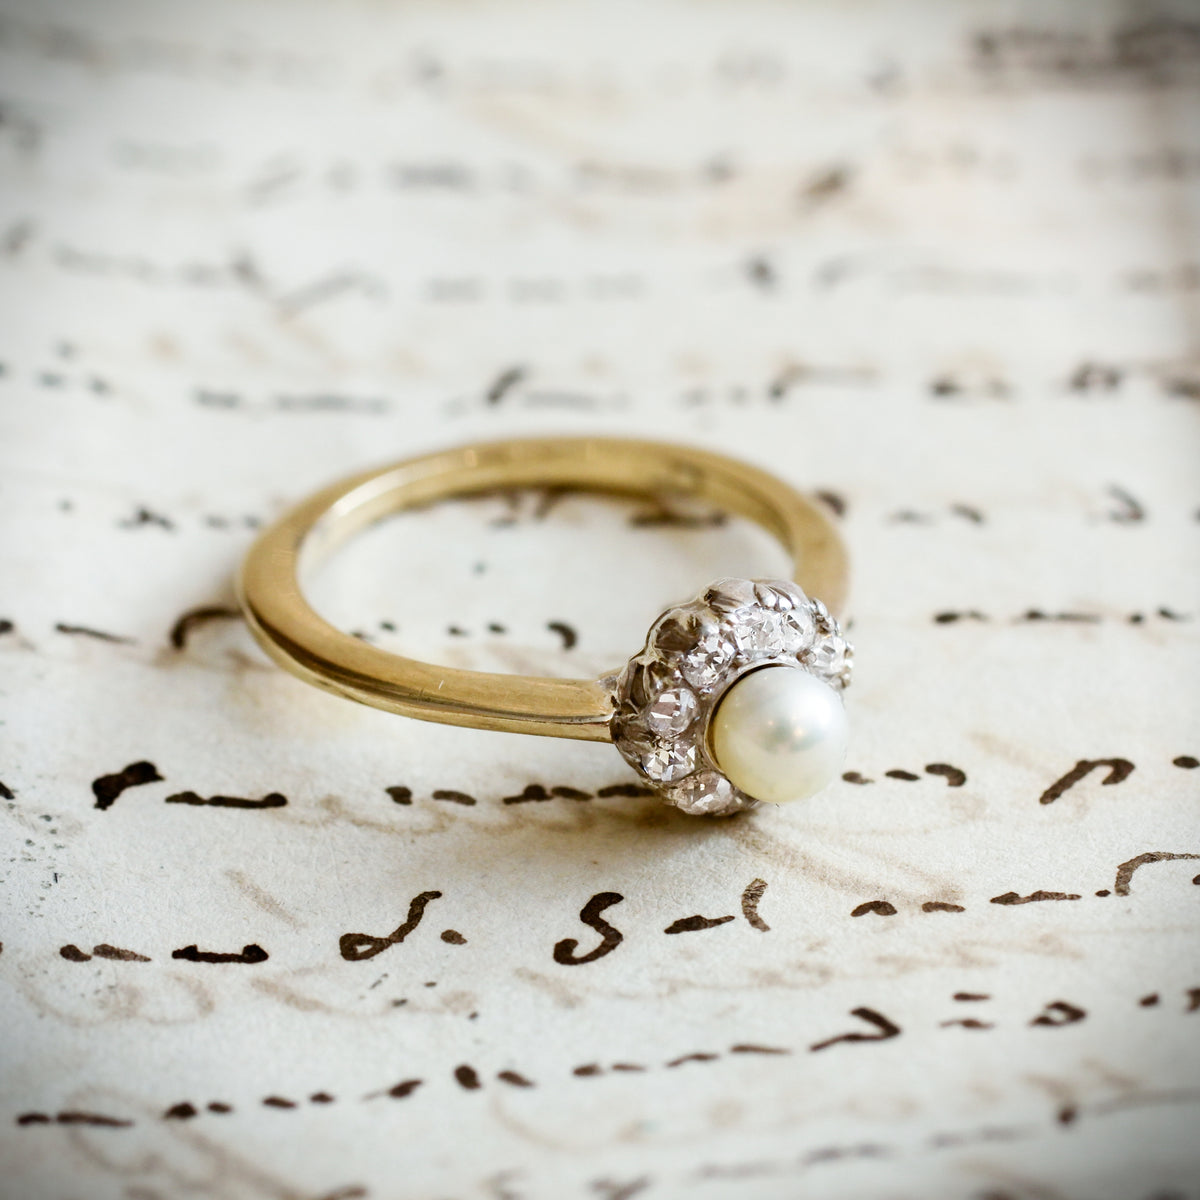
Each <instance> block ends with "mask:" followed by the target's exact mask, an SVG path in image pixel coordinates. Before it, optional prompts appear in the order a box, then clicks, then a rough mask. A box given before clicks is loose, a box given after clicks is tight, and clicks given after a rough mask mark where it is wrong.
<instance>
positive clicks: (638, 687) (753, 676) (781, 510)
mask: <svg viewBox="0 0 1200 1200" xmlns="http://www.w3.org/2000/svg"><path fill="white" fill-rule="evenodd" d="M517 487H556V488H574V489H578V490H582V491H591V492H602V493H603V492H608V493H616V494H621V495H626V496H634V497H639V498H652V499H654V500H655V501H657V502H660V503H667V504H670V503H672V502H676V501H680V500H683V501H692V502H694V501H704V502H707V503H710V504H713V505H714V506H716V507H718V508H721V509H723V510H727V511H732V512H736V513H740V514H741V515H743V516H746V517H749V518H750V519H751V520H753V521H755V522H756V523H758V524H759V525H761V526H763V527H764V528H765V529H767V531H768V532H770V533H771V534H773V535H774V536H775V537H776V538H777V539H778V540H779V541H780V542H781V543H782V544H783V546H784V548H785V549H786V550H787V551H788V553H789V555H790V557H791V558H792V561H793V575H794V579H770V580H748V579H724V580H718V581H717V582H716V583H713V584H711V585H710V586H709V587H708V588H706V589H705V590H704V591H703V592H702V593H700V594H699V595H698V596H697V597H696V598H695V599H693V600H691V601H689V602H687V603H685V604H682V605H676V606H673V607H671V608H668V609H667V610H666V611H665V612H663V613H662V614H661V615H660V616H659V617H658V618H657V620H656V621H655V622H654V623H653V625H652V626H651V629H650V632H649V634H648V636H647V640H646V644H645V646H644V647H643V648H642V649H641V650H640V651H639V652H638V653H637V654H635V655H634V656H633V657H632V658H631V659H630V660H629V662H628V663H627V664H626V665H625V666H624V668H622V669H620V670H618V671H614V672H612V673H611V674H608V675H605V676H602V677H601V678H599V679H595V680H570V679H555V678H538V677H530V676H516V675H503V674H493V673H489V672H480V671H466V670H461V669H458V668H452V667H445V666H439V665H435V664H432V663H425V662H422V661H420V660H417V659H412V658H407V657H404V656H401V655H398V654H393V653H390V652H388V651H386V650H384V649H382V648H381V647H378V646H374V645H372V644H370V643H367V642H364V641H362V640H361V639H359V638H355V637H354V636H352V635H351V634H349V633H346V632H344V631H342V630H339V629H337V628H336V627H335V626H333V625H332V624H330V623H329V622H328V621H326V620H325V619H324V618H323V617H321V616H320V615H319V614H318V613H317V612H315V611H314V609H313V608H312V606H311V605H310V604H309V602H308V600H307V599H306V598H305V595H304V592H303V587H302V580H301V576H302V575H303V574H307V573H308V572H309V571H310V570H311V569H313V568H314V567H315V566H316V565H317V564H318V563H319V562H320V560H321V559H322V558H323V557H324V556H325V555H327V554H328V553H329V552H331V551H332V550H333V549H334V548H336V547H337V546H339V545H341V544H342V543H343V542H344V541H345V540H346V539H347V538H349V537H350V536H352V535H353V534H354V533H356V532H357V531H359V530H361V529H362V528H364V527H365V526H367V525H369V524H371V523H372V522H374V521H377V520H380V519H382V518H384V517H386V516H388V515H389V514H391V513H394V512H398V511H401V510H403V509H411V508H417V507H420V506H423V505H427V504H430V503H433V502H435V501H438V500H443V499H448V498H451V497H456V496H466V495H472V494H480V493H485V492H489V491H494V490H497V489H505V488H517ZM846 582H847V564H846V553H845V549H844V547H843V545H842V542H841V539H840V537H839V536H838V533H837V531H836V529H835V528H834V526H833V524H832V523H831V521H830V520H829V518H828V517H827V516H826V515H825V514H824V512H823V511H822V510H821V508H820V507H819V506H818V505H817V504H815V503H814V502H813V501H811V500H809V499H808V498H807V497H805V496H804V495H802V494H801V493H800V492H797V491H795V490H794V489H793V488H791V487H790V486H789V485H788V484H786V483H784V482H783V481H782V480H780V479H777V478H775V477H774V476H772V475H770V474H768V473H767V472H765V471H762V470H760V469H758V468H756V467H753V466H751V465H749V464H747V463H744V462H740V461H738V460H736V459H733V458H728V457H726V456H724V455H720V454H714V453H712V452H711V451H707V450H700V449H697V448H694V447H687V446H678V445H673V444H669V443H662V442H651V441H643V440H636V439H627V438H608V437H581V438H517V439H509V440H505V441H496V442H480V443H475V444H472V445H467V446H461V447H456V448H453V449H450V450H444V451H439V452H436V453H433V454H426V455H422V456H420V457H417V458H410V459H406V460H404V461H401V462H398V463H393V464H390V465H388V466H385V467H382V468H377V469H374V470H370V471H365V472H362V473H361V474H358V475H355V476H352V477H350V478H348V479H344V480H341V481H339V482H337V483H334V484H331V485H329V486H328V487H326V488H323V489H322V490H321V491H319V492H317V493H316V494H314V495H313V496H310V497H309V498H308V499H307V500H304V501H302V502H301V503H300V504H298V505H296V506H295V507H294V508H292V509H291V510H290V511H288V512H286V513H285V514H284V515H283V516H282V517H280V518H279V519H278V520H277V521H276V522H275V523H274V524H272V525H271V526H270V527H269V528H267V529H266V530H264V531H263V533H262V534H260V535H259V537H258V538H257V539H256V541H255V542H254V544H253V545H252V546H251V548H250V550H249V551H248V553H247V555H246V557H245V560H244V561H243V563H242V567H241V571H240V572H239V575H238V580H237V594H238V599H239V602H240V604H241V607H242V610H243V612H244V614H245V616H246V619H247V622H248V624H249V626H250V629H251V630H252V631H253V633H254V635H255V636H256V638H257V639H258V640H259V642H260V643H261V644H262V646H263V648H264V649H265V650H266V651H267V653H268V654H270V655H271V657H272V658H274V659H275V660H276V662H278V663H279V664H280V665H281V666H283V667H285V668H286V669H287V670H289V671H291V672H292V673H293V674H295V675H297V676H298V677H299V678H301V679H303V680H304V681H305V682H308V683H311V684H314V685H316V686H318V687H321V688H324V689H325V690H327V691H330V692H333V693H335V694H337V695H340V696H344V697H346V698H348V699H352V700H356V701H359V702H360V703H364V704H370V705H372V706H374V707H377V708H382V709H386V710H388V711H391V712H395V713H399V714H401V715H404V716H410V717H417V718H420V719H423V720H431V721H439V722H443V723H448V724H456V725H466V726H473V727H476V728H482V729H496V730H504V731H507V732H513V733H534V734H541V735H547V736H552V737H570V738H581V739H586V740H591V741H612V742H615V744H616V746H617V748H618V750H619V751H620V752H621V754H622V755H623V756H624V758H625V759H626V761H627V762H629V763H630V764H631V765H632V766H633V767H634V769H635V770H636V771H637V772H638V773H639V774H640V775H641V776H642V778H643V779H644V780H645V781H646V782H647V783H648V784H649V785H650V786H652V787H653V788H654V789H655V790H656V791H658V792H659V793H660V794H661V795H662V796H663V798H664V799H665V800H667V801H668V802H669V803H672V804H674V805H676V806H677V807H679V808H681V809H683V810H684V811H686V812H689V813H697V814H709V815H726V814H729V813H734V812H738V811H741V810H743V809H745V808H749V807H751V806H752V805H753V804H755V803H756V802H757V801H759V800H768V801H776V802H778V801H782V800H787V799H798V798H801V797H802V796H804V795H809V794H811V793H812V792H813V791H816V790H818V788H819V787H821V786H823V784H824V783H825V782H828V780H829V779H832V778H833V777H834V775H835V774H836V771H837V769H838V768H839V766H840V762H841V757H842V754H843V753H844V750H845V742H846V724H845V711H844V707H843V704H842V691H843V690H844V688H845V686H846V684H847V683H848V681H849V672H850V661H851V656H852V651H851V648H850V646H849V644H848V643H847V642H846V640H845V639H844V638H843V637H842V634H841V632H840V629H839V627H838V624H837V620H836V619H835V617H834V616H833V613H834V612H836V611H837V609H838V608H839V607H840V606H841V604H842V603H843V601H844V598H845V592H846Z"/></svg>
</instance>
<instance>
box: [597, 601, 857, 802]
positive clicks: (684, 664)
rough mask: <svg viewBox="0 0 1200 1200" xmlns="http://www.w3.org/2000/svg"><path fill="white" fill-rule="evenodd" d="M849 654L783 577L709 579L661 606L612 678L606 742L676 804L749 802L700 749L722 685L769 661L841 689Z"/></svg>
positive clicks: (817, 607) (830, 624) (829, 620)
mask: <svg viewBox="0 0 1200 1200" xmlns="http://www.w3.org/2000/svg"><path fill="white" fill-rule="evenodd" d="M852 654H853V651H852V650H851V647H850V645H849V643H848V642H846V641H845V639H844V638H843V637H842V636H841V632H840V631H839V629H838V625H837V622H836V621H835V620H834V619H833V617H832V616H830V614H829V612H828V610H827V609H826V608H825V606H824V605H823V604H822V603H821V601H820V600H810V599H809V598H808V597H807V596H806V595H805V594H804V593H803V592H802V591H801V590H800V588H799V587H797V586H796V584H794V583H792V582H791V581H790V580H786V579H722V580H718V582H716V583H714V584H712V585H711V586H710V587H709V588H707V589H706V590H705V591H704V592H703V593H702V594H701V595H700V596H698V597H697V598H696V599H694V600H691V601H689V602H687V603H686V604H680V605H677V606H676V607H674V608H669V609H667V611H666V612H664V613H663V614H662V615H661V616H660V617H659V618H658V620H657V621H655V622H654V624H653V625H652V626H651V628H650V633H649V635H648V636H647V638H646V645H645V646H644V647H643V649H642V650H641V651H640V652H639V653H638V654H636V655H635V656H634V657H633V658H631V659H630V660H629V662H628V663H627V664H626V666H625V668H624V670H623V671H622V672H621V674H620V675H619V676H617V679H616V683H615V687H614V713H613V719H612V736H613V741H614V742H615V743H616V746H617V749H618V750H620V752H621V754H622V755H623V756H624V757H625V759H626V761H627V762H628V763H630V765H631V766H633V767H634V769H635V770H637V771H638V772H639V773H640V774H642V775H643V776H644V777H645V778H646V779H647V780H648V781H649V782H650V784H651V785H652V786H653V787H654V788H655V789H656V790H657V791H659V792H660V793H662V795H663V796H664V797H665V798H666V799H667V801H668V802H669V803H671V804H674V805H675V806H676V807H677V808H681V809H683V811H684V812H687V813H692V814H697V815H699V814H707V815H709V816H726V815H728V814H730V813H735V812H741V811H742V810H743V809H746V808H751V807H753V806H754V805H755V804H757V803H758V801H756V800H754V799H753V798H752V797H750V796H747V795H746V794H745V793H744V792H742V791H740V790H739V789H738V788H736V787H734V785H733V784H732V783H730V782H729V780H728V779H726V778H725V776H724V775H723V774H722V773H721V771H720V769H719V768H718V766H717V764H716V762H715V761H714V760H713V757H712V754H711V752H710V750H709V748H708V722H709V718H710V717H711V716H712V714H713V712H714V710H715V709H716V707H717V703H718V701H719V700H720V699H721V696H722V695H723V694H724V692H725V690H726V689H727V688H728V687H729V686H730V684H732V683H733V682H734V681H735V680H736V679H738V678H739V677H740V676H742V675H744V674H745V673H746V672H747V671H749V670H752V669H754V668H756V667H761V666H767V665H771V664H776V663H778V664H783V665H790V666H794V667H799V668H800V669H802V670H806V671H809V672H811V673H812V674H814V675H816V676H817V677H818V678H819V679H822V680H824V681H825V682H826V683H828V684H830V685H831V686H832V687H835V688H838V689H841V688H844V687H845V686H846V685H847V684H848V683H849V681H850V665H851V657H852Z"/></svg>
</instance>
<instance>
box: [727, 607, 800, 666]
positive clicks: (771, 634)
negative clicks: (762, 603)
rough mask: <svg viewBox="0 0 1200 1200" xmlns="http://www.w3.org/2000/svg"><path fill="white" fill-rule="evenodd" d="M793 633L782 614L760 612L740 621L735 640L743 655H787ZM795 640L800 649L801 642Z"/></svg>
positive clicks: (734, 633)
mask: <svg viewBox="0 0 1200 1200" xmlns="http://www.w3.org/2000/svg"><path fill="white" fill-rule="evenodd" d="M793 632H794V630H793V627H792V626H791V625H790V624H789V623H788V621H787V620H786V618H785V617H784V616H783V614H782V613H777V612H771V611H769V610H766V611H763V610H759V611H757V612H751V613H747V614H746V615H744V616H742V617H740V618H739V619H738V621H737V622H736V623H735V624H734V626H733V640H734V642H735V643H736V644H737V648H738V649H739V650H740V651H741V652H742V653H743V654H753V655H758V654H785V653H786V652H787V651H788V649H789V642H790V641H791V640H793V638H792V633H793ZM795 640H796V642H797V648H798V647H799V641H798V639H795Z"/></svg>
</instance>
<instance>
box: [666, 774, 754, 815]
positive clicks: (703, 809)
mask: <svg viewBox="0 0 1200 1200" xmlns="http://www.w3.org/2000/svg"><path fill="white" fill-rule="evenodd" d="M667 792H668V795H669V797H670V800H671V803H672V804H674V805H675V807H676V808H679V809H682V810H683V811H684V812H685V813H689V814H690V815H691V816H721V815H724V814H725V813H730V812H740V811H741V810H742V809H743V808H748V807H750V805H748V804H746V803H745V802H743V801H742V800H741V799H740V798H739V797H738V795H737V792H736V791H735V790H734V787H733V784H731V783H730V782H729V780H728V779H726V778H725V777H724V776H723V775H720V774H718V773H717V772H716V771H697V772H696V774H695V775H690V776H689V777H688V778H687V779H684V780H682V781H681V782H680V783H677V784H675V785H674V786H673V787H671V788H669V789H667Z"/></svg>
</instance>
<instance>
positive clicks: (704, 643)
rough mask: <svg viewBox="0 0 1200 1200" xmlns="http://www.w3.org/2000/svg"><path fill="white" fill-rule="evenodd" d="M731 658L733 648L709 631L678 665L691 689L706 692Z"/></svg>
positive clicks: (717, 633) (716, 634)
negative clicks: (695, 688) (694, 688)
mask: <svg viewBox="0 0 1200 1200" xmlns="http://www.w3.org/2000/svg"><path fill="white" fill-rule="evenodd" d="M732 658H733V646H732V645H731V644H730V643H729V642H728V641H726V639H725V638H724V637H722V636H721V632H720V630H717V629H711V630H709V631H708V632H706V633H705V634H704V635H703V637H701V638H700V640H699V641H698V642H697V643H696V647H695V649H694V650H693V651H692V652H691V653H690V654H688V655H687V656H686V657H685V658H684V659H683V661H682V662H681V663H680V668H681V669H682V671H683V677H684V679H686V680H687V681H688V683H690V684H691V685H692V686H693V687H697V688H699V689H700V690H701V691H707V690H708V689H709V688H711V687H712V686H713V685H714V684H715V683H716V682H717V680H718V679H720V678H721V673H722V669H723V668H724V667H725V666H726V664H727V663H728V662H729V661H730V659H732Z"/></svg>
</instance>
